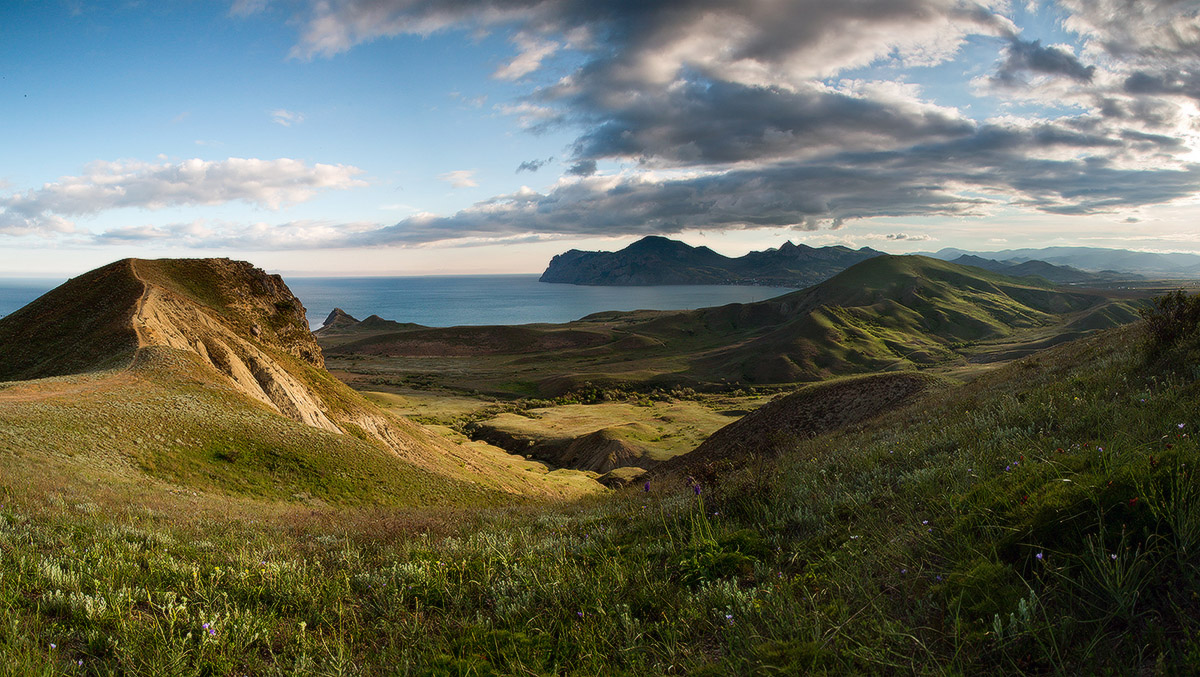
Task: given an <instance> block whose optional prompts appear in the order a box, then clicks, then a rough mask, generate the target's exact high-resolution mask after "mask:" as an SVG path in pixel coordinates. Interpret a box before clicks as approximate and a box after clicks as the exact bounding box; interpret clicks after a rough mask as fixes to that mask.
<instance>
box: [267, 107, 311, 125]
mask: <svg viewBox="0 0 1200 677" xmlns="http://www.w3.org/2000/svg"><path fill="white" fill-rule="evenodd" d="M271 122H274V123H275V124H277V125H283V126H284V127H291V126H292V125H298V124H300V123H301V122H304V114H303V113H295V112H292V111H290V110H284V109H283V108H277V109H275V110H273V111H271Z"/></svg>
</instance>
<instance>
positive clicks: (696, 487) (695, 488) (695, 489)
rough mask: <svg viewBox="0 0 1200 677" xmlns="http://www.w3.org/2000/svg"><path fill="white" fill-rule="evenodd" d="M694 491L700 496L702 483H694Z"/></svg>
mask: <svg viewBox="0 0 1200 677" xmlns="http://www.w3.org/2000/svg"><path fill="white" fill-rule="evenodd" d="M692 491H694V492H696V495H697V496H699V495H700V485H699V484H693V485H692Z"/></svg>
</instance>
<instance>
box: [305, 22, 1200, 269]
mask: <svg viewBox="0 0 1200 677" xmlns="http://www.w3.org/2000/svg"><path fill="white" fill-rule="evenodd" d="M303 6H304V7H307V9H306V10H303V11H302V12H301V13H300V15H298V17H297V19H296V20H297V22H298V23H299V24H300V25H301V26H302V28H301V33H300V36H299V39H298V41H297V43H296V45H295V47H294V49H293V51H292V56H294V57H297V58H302V59H312V58H321V57H333V56H335V55H337V54H339V53H341V52H344V51H346V50H349V49H352V48H354V46H355V45H359V44H362V43H366V42H370V41H372V40H377V39H381V38H386V37H391V36H398V35H414V36H417V35H422V36H423V35H429V34H431V33H434V32H438V31H461V32H464V33H469V34H479V33H487V32H498V33H500V34H502V35H506V36H510V37H509V39H510V41H511V42H512V43H513V44H514V45H515V46H516V48H517V49H516V51H517V54H516V56H515V57H514V58H512V59H511V60H510V61H509V62H508V63H506V64H504V65H502V66H500V67H499V68H498V69H497V70H496V71H495V72H494V74H493V75H494V76H495V77H497V78H501V79H510V80H518V81H520V82H522V83H526V84H527V89H526V90H525V93H524V95H523V96H521V97H518V98H517V99H516V100H514V101H511V102H505V103H502V104H500V105H497V106H495V107H494V109H495V110H497V111H499V112H500V113H503V114H507V115H513V116H515V117H516V118H517V121H518V123H519V124H520V125H521V126H522V127H524V128H525V129H527V130H529V131H531V132H535V133H537V132H544V131H547V130H556V131H562V130H564V129H565V130H570V131H571V132H572V133H573V134H574V140H573V142H572V143H571V144H570V146H569V151H568V155H567V156H566V157H565V158H564V160H563V168H562V169H561V170H560V171H561V172H562V178H561V179H560V180H559V181H558V183H557V184H555V185H554V186H552V187H550V188H548V189H546V190H545V191H544V192H538V191H533V190H530V189H527V188H523V189H522V190H520V191H517V192H514V193H511V194H508V195H499V196H496V197H494V198H491V199H488V200H483V201H481V202H478V203H476V204H474V205H471V206H470V207H467V208H465V209H462V210H460V211H458V212H457V213H455V214H451V215H443V216H437V215H428V214H422V215H417V216H413V217H410V218H407V219H404V220H403V221H400V222H399V223H396V224H394V225H391V226H386V227H378V228H368V229H365V230H360V231H356V232H355V233H353V235H346V237H345V238H344V239H337V238H336V237H335V240H333V241H336V242H339V243H343V244H341V245H339V246H349V244H357V245H372V244H383V245H415V244H421V243H427V242H433V241H445V240H454V241H462V240H464V239H472V238H476V239H478V238H483V239H487V238H495V239H498V240H500V239H504V240H512V239H514V238H516V239H519V238H522V237H526V236H530V234H534V233H541V234H546V235H548V236H559V235H638V234H648V233H656V232H667V233H670V232H678V231H680V230H683V229H690V228H697V229H699V228H755V227H765V226H773V227H790V228H799V229H814V228H818V227H823V226H828V227H839V226H841V225H843V224H846V223H848V222H852V221H854V220H856V219H868V218H876V217H927V216H935V215H943V216H976V215H987V214H989V213H992V212H994V211H995V210H997V209H999V208H1001V207H1004V208H1016V209H1020V210H1030V211H1039V212H1043V213H1049V214H1092V213H1104V212H1113V211H1120V210H1123V209H1126V208H1129V207H1137V206H1142V205H1150V204H1161V203H1165V202H1173V201H1177V200H1182V199H1185V198H1189V197H1191V196H1194V195H1195V194H1197V193H1198V192H1200V165H1197V164H1195V163H1193V162H1191V161H1190V160H1189V159H1188V158H1189V157H1194V156H1192V155H1188V153H1190V152H1191V150H1190V149H1191V148H1192V147H1193V146H1195V145H1196V144H1197V143H1198V142H1197V141H1196V139H1197V137H1196V135H1195V130H1194V129H1192V128H1191V124H1192V122H1191V120H1192V118H1193V117H1194V115H1193V114H1192V113H1189V109H1187V108H1185V105H1193V104H1192V102H1191V101H1185V100H1184V99H1187V98H1189V97H1193V98H1194V97H1196V96H1197V94H1198V93H1200V81H1197V79H1196V76H1195V75H1194V74H1196V73H1200V29H1197V26H1200V21H1198V19H1200V14H1198V12H1200V10H1198V9H1197V8H1196V7H1195V5H1194V3H1184V2H1178V1H1172V0H1143V1H1142V2H1137V3H1131V2H1129V1H1128V0H1062V2H1061V3H1060V7H1061V9H1062V13H1061V16H1062V25H1063V26H1064V27H1065V28H1066V29H1067V30H1068V31H1071V32H1073V33H1074V35H1075V36H1076V37H1077V38H1078V39H1077V40H1076V41H1075V42H1076V44H1073V45H1050V44H1044V43H1043V42H1042V40H1039V39H1037V37H1038V36H1036V35H1035V36H1026V35H1024V34H1022V33H1021V29H1019V28H1018V27H1017V26H1016V25H1015V24H1014V23H1013V22H1012V21H1011V20H1010V19H1008V18H1007V17H1005V16H1004V13H1005V12H1009V11H1011V9H1012V3H1011V2H1008V1H1005V0H980V1H973V0H859V1H856V2H827V1H825V0H793V1H791V2H775V1H773V0H746V2H739V3H729V2H712V1H711V0H678V1H676V2H669V3H668V2H644V3H601V2H586V1H585V0H479V1H477V2H462V1H460V0H309V2H308V3H307V4H306V5H303ZM1039 11H1043V12H1047V13H1048V12H1050V9H1049V8H1048V7H1045V6H1044V5H1043V6H1042V7H1041V8H1040V9H1039ZM1056 16H1058V15H1057V14H1056ZM1043 18H1044V17H1043ZM1036 25H1037V24H1036V23H1035V22H1030V25H1029V27H1033V26H1036ZM964 45H970V46H971V51H970V53H969V54H970V55H971V58H977V57H976V56H975V54H978V52H979V51H980V50H982V49H995V50H996V57H997V61H996V66H995V69H994V71H993V72H992V73H991V74H983V75H980V76H979V77H978V78H976V80H975V83H976V85H977V86H976V90H975V91H974V92H973V93H974V94H976V96H979V97H995V98H994V99H990V100H986V101H983V104H984V105H982V106H978V107H976V109H977V110H978V109H983V110H988V111H997V110H998V111H999V113H997V114H995V116H994V117H992V118H989V119H982V118H978V117H977V118H975V119H973V118H972V117H971V109H970V107H968V106H965V105H964V106H963V107H962V108H952V107H948V106H940V105H936V104H935V103H933V102H932V101H931V100H930V99H929V98H928V97H927V96H926V95H925V94H924V93H923V92H922V91H921V90H920V89H919V88H918V87H916V86H914V85H911V84H907V83H904V82H887V81H878V80H871V79H870V78H871V77H883V76H881V75H878V74H879V73H883V74H884V75H888V74H898V73H906V72H911V71H912V69H915V68H917V67H922V66H932V65H939V64H941V65H944V66H945V65H947V64H949V63H950V62H951V61H952V60H954V59H956V58H957V57H958V56H960V55H961V54H962V53H963V49H962V48H963V46H964ZM560 53H562V54H566V53H569V57H570V58H562V59H557V58H556V59H555V63H556V66H560V67H561V65H562V64H565V63H571V64H576V66H575V67H574V68H573V70H570V71H568V72H567V73H566V74H565V75H561V74H560V73H554V74H551V73H549V72H548V71H550V70H551V69H549V68H544V67H543V65H544V63H545V62H546V60H547V59H550V58H552V57H555V56H556V55H559V54H560ZM959 65H963V66H964V67H967V66H969V65H968V64H955V65H953V66H947V67H946V68H945V69H943V71H942V73H943V74H944V73H945V72H948V71H950V70H954V69H957V68H958V66H959ZM874 66H879V67H883V68H881V69H877V70H873V71H872V70H867V69H868V68H869V67H874ZM935 93H936V90H935ZM1020 103H1028V104H1032V105H1033V106H1042V107H1041V108H1032V109H1031V110H1036V111H1038V112H1037V113H1028V112H1026V110H1030V109H1024V110H1023V109H1022V108H1021V107H1019V106H1016V105H1015V104H1020ZM1010 104H1013V105H1010ZM1050 111H1053V112H1050ZM1022 115H1024V116H1025V117H1022ZM1037 115H1041V116H1042V117H1037ZM543 166H544V163H543V162H542V161H540V160H530V161H527V162H524V163H522V164H521V165H520V166H519V167H518V168H517V172H518V173H519V172H521V171H531V172H532V171H537V170H538V169H540V168H541V167H543ZM614 166H615V167H621V168H622V169H621V170H620V172H621V173H619V174H616V175H614V174H611V173H607V174H606V173H605V172H604V171H600V170H599V168H600V167H606V168H607V167H614ZM440 178H442V179H443V180H446V181H449V182H450V183H451V184H452V185H454V186H456V187H469V186H474V184H475V181H474V178H473V173H472V172H468V171H463V170H460V171H459V172H450V173H447V174H444V175H442V176H441V177H440ZM333 230H334V231H336V230H337V229H336V228H334V229H333ZM330 232H333V231H330ZM894 235H896V236H900V235H904V234H903V233H897V234H894ZM913 237H916V236H913ZM346 243H349V244H346Z"/></svg>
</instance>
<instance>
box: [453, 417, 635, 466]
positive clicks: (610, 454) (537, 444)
mask: <svg viewBox="0 0 1200 677" xmlns="http://www.w3.org/2000/svg"><path fill="white" fill-rule="evenodd" d="M619 428H620V426H617V427H614V428H603V429H600V430H596V431H593V432H590V433H587V434H586V435H580V436H579V437H540V436H526V435H522V434H520V433H516V432H513V431H510V430H506V429H504V428H500V427H496V426H492V425H488V424H486V423H481V424H476V425H475V426H474V428H472V429H471V431H470V435H471V438H472V439H474V440H478V441H481V442H487V443H488V444H491V445H493V446H497V447H500V448H501V449H504V450H505V451H508V452H510V453H514V454H521V455H524V456H529V457H531V458H536V459H538V460H539V461H544V462H546V463H549V464H550V465H553V466H555V467H558V468H571V469H573V470H588V471H591V472H595V473H600V474H604V473H607V472H610V471H612V470H615V469H617V468H629V467H636V468H643V469H645V468H652V467H654V466H655V465H657V463H658V461H655V460H653V459H651V458H650V457H649V456H647V455H646V450H645V449H643V448H642V447H639V446H637V445H636V444H633V443H631V442H629V441H628V440H626V439H624V438H622V436H621V434H620V430H619Z"/></svg>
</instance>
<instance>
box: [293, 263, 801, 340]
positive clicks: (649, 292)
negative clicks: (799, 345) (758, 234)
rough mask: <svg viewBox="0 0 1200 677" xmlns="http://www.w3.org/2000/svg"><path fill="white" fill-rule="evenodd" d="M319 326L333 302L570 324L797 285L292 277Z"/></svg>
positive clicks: (375, 309) (452, 320) (433, 320)
mask: <svg viewBox="0 0 1200 677" xmlns="http://www.w3.org/2000/svg"><path fill="white" fill-rule="evenodd" d="M287 283H288V286H289V287H291V289H292V292H293V293H295V294H296V296H297V297H299V299H300V301H301V302H303V303H304V307H305V309H306V310H307V311H308V320H309V324H310V325H312V327H313V328H317V327H320V326H321V324H322V323H323V322H324V321H325V318H326V317H327V316H328V315H329V312H330V311H332V310H333V309H334V308H341V309H342V310H344V311H346V312H347V313H349V314H351V315H353V316H354V317H356V318H358V319H360V320H361V319H363V318H366V317H367V316H370V315H379V316H380V317H382V318H384V319H387V320H395V321H397V322H415V323H417V324H423V325H425V326H427V327H453V326H458V325H482V324H532V323H537V322H551V323H559V322H570V321H571V320H578V319H579V318H581V317H583V316H585V315H590V314H591V313H598V312H600V311H604V310H679V309H688V310H690V309H695V308H704V307H707V306H721V305H725V304H727V303H749V302H753V301H762V300H765V299H769V298H771V297H774V296H779V295H780V294H786V293H788V292H790V291H795V290H794V289H784V288H778V287H753V286H732V285H665V286H656V287H596V286H581V285H572V284H548V283H545V282H538V276H537V275H455V276H448V275H447V276H441V275H439V276H426V277H359V278H328V277H326V278H316V277H296V278H289V279H288V281H287Z"/></svg>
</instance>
